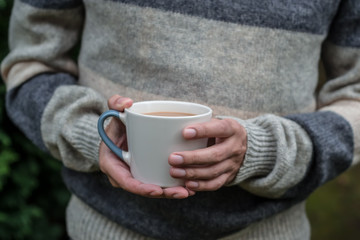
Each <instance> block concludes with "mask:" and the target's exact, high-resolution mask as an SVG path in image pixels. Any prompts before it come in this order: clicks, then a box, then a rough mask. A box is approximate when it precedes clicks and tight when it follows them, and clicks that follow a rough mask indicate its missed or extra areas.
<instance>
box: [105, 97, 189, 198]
mask: <svg viewBox="0 0 360 240" xmlns="http://www.w3.org/2000/svg"><path fill="white" fill-rule="evenodd" d="M132 103H133V101H132V100H131V99H130V98H126V97H121V96H119V95H114V96H112V97H111V98H109V100H108V106H109V108H110V109H113V110H116V111H120V112H122V111H124V109H125V108H129V107H131V105H132ZM105 132H106V134H107V135H108V136H109V138H110V139H111V140H112V141H113V142H114V143H115V145H116V146H118V147H119V148H121V149H124V150H126V151H127V139H126V132H125V126H124V124H123V123H122V122H121V121H120V120H119V119H117V118H112V119H111V121H110V123H109V124H108V126H107V127H106V130H105ZM99 166H100V170H101V171H102V172H103V173H105V174H106V175H107V177H108V179H109V181H110V183H111V185H112V186H113V187H117V188H122V189H124V190H126V191H128V192H131V193H134V194H137V195H141V196H144V197H152V198H177V199H180V198H186V197H188V196H191V195H193V194H195V192H194V191H191V190H188V189H186V188H184V187H171V188H164V189H163V188H161V187H160V186H157V185H153V184H145V183H142V182H140V181H138V180H136V179H134V178H133V176H132V175H131V172H130V169H129V166H128V165H127V164H126V163H125V162H123V161H122V160H121V159H120V158H118V157H117V156H116V155H115V154H114V153H113V152H112V151H111V150H110V149H109V148H108V147H107V146H106V145H105V143H104V142H101V144H100V148H99Z"/></svg>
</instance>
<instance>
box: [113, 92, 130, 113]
mask: <svg viewBox="0 0 360 240" xmlns="http://www.w3.org/2000/svg"><path fill="white" fill-rule="evenodd" d="M132 104H133V100H132V99H131V98H127V97H122V96H120V95H113V96H112V97H110V98H109V99H108V107H109V109H113V110H117V111H120V112H122V111H124V109H125V108H129V107H131V106H132Z"/></svg>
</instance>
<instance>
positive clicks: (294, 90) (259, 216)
mask: <svg viewBox="0 0 360 240" xmlns="http://www.w3.org/2000/svg"><path fill="white" fill-rule="evenodd" d="M359 12H360V1H357V0H334V1H331V2H329V1H325V0H312V1H305V0H304V1H298V0H285V1H280V0H267V1H266V0H262V1H260V0H255V1H253V0H243V1H233V0H224V1H215V0H204V1H193V0H172V1H170V0H168V1H164V0H144V1H140V0H108V1H95V0H84V1H80V0H76V1H70V0H62V1H60V0H47V1H45V0H21V1H15V5H14V9H13V13H12V17H11V24H10V39H9V45H10V49H11V51H10V53H9V55H8V56H7V57H6V58H5V59H4V60H3V62H2V65H1V73H2V76H3V78H4V80H5V83H6V85H7V110H8V114H9V116H10V117H11V118H12V119H13V121H14V122H15V123H16V124H17V125H18V126H19V128H21V129H22V130H23V132H24V133H25V135H26V136H27V137H29V138H30V139H31V140H32V141H33V142H34V143H35V144H36V145H37V146H38V147H39V148H41V149H43V150H44V151H47V152H49V153H50V154H51V155H53V156H54V157H55V158H57V159H59V160H61V161H62V162H63V164H64V171H63V178H64V182H65V183H66V185H67V186H68V188H69V190H70V191H71V192H72V193H73V198H72V200H71V202H70V204H69V207H68V211H67V220H68V232H69V235H70V236H71V237H72V238H73V239H138V238H139V239H140V238H143V237H151V238H158V239H217V238H222V237H226V238H227V239H308V238H309V235H310V229H309V226H308V222H307V219H306V215H305V210H304V200H305V199H306V198H307V197H308V196H309V195H310V194H311V193H312V192H313V191H314V190H315V189H316V188H317V187H319V186H321V185H322V184H324V183H325V182H327V181H329V180H331V179H333V178H334V177H336V176H337V175H339V174H340V173H342V172H343V171H344V170H346V169H347V168H349V167H350V166H351V165H354V164H356V163H358V162H359V158H360V136H359V130H360V13H359ZM80 40H81V43H80V54H79V58H78V59H77V61H73V60H72V59H71V58H70V57H69V55H70V52H71V50H72V49H73V48H74V47H75V46H76V44H77V43H78V42H79V41H80ZM320 60H321V62H322V64H323V66H324V69H325V73H326V82H325V83H321V84H320V82H319V81H318V75H319V74H318V69H319V68H318V63H319V61H320ZM113 94H120V95H123V96H127V97H130V98H132V99H134V100H135V101H141V100H153V99H171V100H185V101H192V102H197V103H202V104H205V105H208V106H210V107H211V108H212V109H213V110H214V114H215V116H217V117H219V118H234V119H236V120H237V121H239V123H240V124H242V125H243V126H244V127H245V128H246V130H247V134H248V142H247V144H248V149H247V152H246V156H245V160H244V162H243V165H242V166H241V168H240V170H239V172H238V174H237V176H236V178H235V180H234V181H233V182H232V183H231V184H230V185H229V186H226V187H223V188H221V189H219V190H217V191H212V192H198V193H197V194H196V195H195V196H193V197H189V198H187V199H184V200H169V199H148V198H143V197H139V196H135V195H133V194H131V193H128V192H126V191H123V190H122V189H115V188H113V187H112V186H111V185H110V184H109V182H108V181H107V178H106V177H105V176H104V175H103V174H102V173H101V172H100V171H99V166H98V147H99V143H100V137H99V136H98V133H97V128H96V123H97V119H98V117H99V115H100V114H101V113H102V112H103V111H105V110H106V109H107V107H106V99H107V98H109V97H110V96H111V95H113Z"/></svg>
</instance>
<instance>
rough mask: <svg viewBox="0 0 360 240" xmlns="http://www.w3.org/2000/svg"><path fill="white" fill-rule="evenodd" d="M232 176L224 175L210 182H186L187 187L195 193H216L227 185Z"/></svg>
mask: <svg viewBox="0 0 360 240" xmlns="http://www.w3.org/2000/svg"><path fill="white" fill-rule="evenodd" d="M229 176H230V174H223V175H220V176H219V177H217V178H215V179H211V180H209V181H206V180H199V181H193V180H190V181H187V182H185V186H186V187H187V188H188V189H190V190H193V191H197V192H200V191H215V190H218V189H220V188H221V187H222V186H224V185H225V184H226V183H227V180H228V178H229Z"/></svg>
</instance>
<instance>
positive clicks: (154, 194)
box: [150, 191, 160, 197]
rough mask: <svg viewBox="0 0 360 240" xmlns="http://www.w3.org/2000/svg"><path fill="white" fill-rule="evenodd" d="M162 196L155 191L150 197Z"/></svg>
mask: <svg viewBox="0 0 360 240" xmlns="http://www.w3.org/2000/svg"><path fill="white" fill-rule="evenodd" d="M159 195H160V194H159V192H157V191H153V192H151V193H150V196H153V197H154V196H159Z"/></svg>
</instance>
